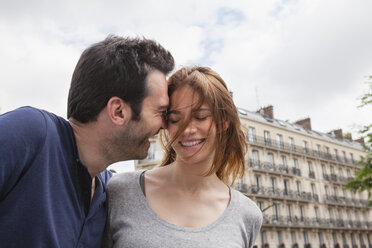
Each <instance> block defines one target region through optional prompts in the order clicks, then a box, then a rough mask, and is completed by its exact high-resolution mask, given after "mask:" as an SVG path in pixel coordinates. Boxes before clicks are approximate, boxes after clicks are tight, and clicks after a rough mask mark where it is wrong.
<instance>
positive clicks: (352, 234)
mask: <svg viewBox="0 0 372 248" xmlns="http://www.w3.org/2000/svg"><path fill="white" fill-rule="evenodd" d="M350 237H351V244H352V245H353V246H355V245H356V242H355V236H354V233H350Z"/></svg>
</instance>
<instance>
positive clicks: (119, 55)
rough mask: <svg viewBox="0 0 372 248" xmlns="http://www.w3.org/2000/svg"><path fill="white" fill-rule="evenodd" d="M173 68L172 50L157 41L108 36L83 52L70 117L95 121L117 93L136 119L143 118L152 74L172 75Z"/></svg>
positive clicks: (72, 91)
mask: <svg viewBox="0 0 372 248" xmlns="http://www.w3.org/2000/svg"><path fill="white" fill-rule="evenodd" d="M173 68H174V59H173V57H172V55H171V54H170V52H169V51H167V50H165V49H164V48H163V47H162V46H161V45H159V44H158V43H156V42H155V41H153V40H148V39H145V38H142V39H140V38H123V37H118V36H108V37H107V38H106V39H105V40H103V41H101V42H98V43H96V44H94V45H92V46H91V47H89V48H87V49H86V50H85V51H84V52H83V54H82V55H81V57H80V59H79V61H78V63H77V65H76V68H75V71H74V73H73V75H72V79H71V86H70V91H69V95H68V110H67V118H74V119H75V120H77V121H79V122H81V123H87V122H90V121H94V120H96V119H97V116H98V114H99V113H100V112H101V111H102V109H104V108H105V106H106V104H107V102H108V100H109V99H110V98H111V97H113V96H117V97H120V98H121V99H123V100H124V101H125V102H126V103H128V104H129V105H130V107H131V109H132V112H133V115H132V119H133V120H139V119H140V113H141V110H142V103H143V99H144V98H145V97H146V96H147V94H148V92H147V87H146V85H147V84H146V77H147V75H148V73H149V72H151V71H152V70H154V69H157V70H159V71H161V72H163V73H164V74H168V73H169V72H170V71H172V70H173Z"/></svg>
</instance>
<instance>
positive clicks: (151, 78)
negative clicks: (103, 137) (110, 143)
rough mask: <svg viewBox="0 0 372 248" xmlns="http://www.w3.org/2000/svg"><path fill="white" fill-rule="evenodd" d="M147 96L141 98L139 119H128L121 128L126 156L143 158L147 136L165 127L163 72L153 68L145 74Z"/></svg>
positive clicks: (165, 102) (167, 102)
mask: <svg viewBox="0 0 372 248" xmlns="http://www.w3.org/2000/svg"><path fill="white" fill-rule="evenodd" d="M147 89H148V96H147V97H146V98H145V99H144V100H143V104H142V111H141V114H140V120H139V121H133V120H130V121H129V122H128V125H126V127H125V130H123V136H125V137H122V139H125V140H124V142H125V143H126V146H127V147H126V148H125V149H126V150H127V156H129V157H131V158H130V159H144V158H146V156H147V153H148V149H149V147H150V141H149V138H150V137H153V136H154V135H155V134H157V133H158V132H159V130H160V129H161V128H165V122H164V112H165V111H166V110H167V108H168V104H169V98H168V86H167V81H166V78H165V75H164V73H162V72H160V71H158V70H153V71H151V72H150V73H149V74H148V75H147Z"/></svg>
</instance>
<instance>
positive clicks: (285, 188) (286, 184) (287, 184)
mask: <svg viewBox="0 0 372 248" xmlns="http://www.w3.org/2000/svg"><path fill="white" fill-rule="evenodd" d="M283 194H284V195H289V181H288V179H284V192H283Z"/></svg>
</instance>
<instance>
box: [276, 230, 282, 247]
mask: <svg viewBox="0 0 372 248" xmlns="http://www.w3.org/2000/svg"><path fill="white" fill-rule="evenodd" d="M277 235H278V244H280V243H281V242H283V234H282V231H277Z"/></svg>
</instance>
